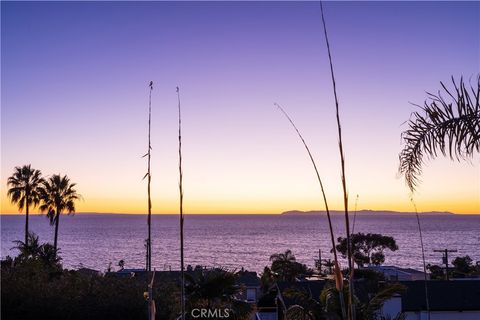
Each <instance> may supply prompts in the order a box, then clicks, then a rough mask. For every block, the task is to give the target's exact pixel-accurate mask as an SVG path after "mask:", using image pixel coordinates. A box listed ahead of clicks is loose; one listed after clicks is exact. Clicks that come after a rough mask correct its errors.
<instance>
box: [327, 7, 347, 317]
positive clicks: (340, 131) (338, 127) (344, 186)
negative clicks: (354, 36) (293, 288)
mask: <svg viewBox="0 0 480 320" xmlns="http://www.w3.org/2000/svg"><path fill="white" fill-rule="evenodd" d="M320 10H321V13H322V23H323V31H324V34H325V42H326V45H327V51H328V60H329V62H330V74H331V78H332V85H333V95H334V97H335V110H336V117H337V129H338V148H339V151H340V165H341V168H342V188H343V204H344V207H345V228H346V233H347V259H348V269H349V272H351V270H352V248H351V243H350V221H349V217H348V192H347V181H346V177H345V155H344V153H343V143H342V126H341V123H340V112H339V107H338V105H339V103H338V96H337V85H336V81H335V73H334V72H333V62H332V54H331V50H330V42H329V41H328V33H327V26H326V23H325V16H324V14H323V4H322V1H320ZM348 300H349V305H350V308H349V312H348V313H349V318H351V317H352V314H353V310H352V309H353V306H352V302H353V292H352V290H349V294H348Z"/></svg>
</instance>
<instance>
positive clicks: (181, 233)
mask: <svg viewBox="0 0 480 320" xmlns="http://www.w3.org/2000/svg"><path fill="white" fill-rule="evenodd" d="M177 99H178V173H179V180H178V189H179V194H180V273H181V286H182V287H181V297H180V304H181V311H182V315H181V318H182V320H185V267H184V252H183V170H182V113H181V107H180V88H179V87H177Z"/></svg>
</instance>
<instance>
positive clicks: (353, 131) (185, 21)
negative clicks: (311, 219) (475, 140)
mask: <svg viewBox="0 0 480 320" xmlns="http://www.w3.org/2000/svg"><path fill="white" fill-rule="evenodd" d="M1 9H2V12H1V19H2V20H1V37H2V38H1V45H2V47H1V67H2V68H1V91H2V95H1V105H2V106H1V190H2V192H1V200H2V202H1V212H2V213H12V212H16V209H15V207H13V206H12V205H10V204H9V202H8V201H7V198H6V192H5V190H6V189H5V188H6V179H7V177H8V176H9V175H10V174H11V173H12V172H13V168H14V167H15V166H17V165H23V164H28V163H31V164H32V166H33V167H35V168H38V169H41V170H42V172H43V173H44V174H45V175H51V174H54V173H62V174H67V175H68V176H69V177H70V178H71V179H72V180H73V181H75V182H77V184H78V191H79V192H80V193H81V194H82V195H83V197H84V201H83V202H80V203H78V206H77V211H82V212H83V211H95V212H124V213H145V211H146V181H142V177H143V175H144V174H145V172H146V160H145V159H144V158H143V159H142V158H141V156H142V155H143V154H144V153H145V152H146V149H147V148H146V145H147V140H146V138H147V136H146V134H147V108H148V104H147V103H148V87H147V84H148V82H149V81H150V80H153V81H154V83H155V87H154V91H153V96H152V99H153V111H152V114H153V121H152V125H153V128H152V145H153V152H152V161H153V162H152V176H153V183H152V194H153V211H154V212H155V213H177V212H178V187H177V181H178V168H177V161H178V159H177V132H176V130H177V127H176V126H177V118H176V117H177V114H176V111H177V110H176V93H175V87H176V86H177V85H178V86H180V88H181V94H182V106H183V110H182V112H183V116H184V118H183V132H184V136H183V146H184V149H183V151H184V188H185V212H186V213H279V212H282V211H286V210H291V209H300V210H312V209H323V204H322V201H321V197H320V191H319V187H318V183H317V181H316V177H315V174H314V171H313V169H312V167H311V164H310V162H309V159H308V156H307V154H306V153H305V150H304V149H303V146H302V145H301V144H300V142H299V140H298V138H297V136H296V135H295V133H294V131H293V130H292V128H291V127H290V125H289V123H288V122H287V121H286V120H285V119H284V118H283V116H282V115H281V114H280V113H279V112H278V111H277V110H276V109H275V108H274V107H273V102H278V103H280V104H281V105H283V106H284V108H285V109H287V111H288V112H289V113H290V115H291V116H292V118H293V119H294V120H295V122H296V124H297V126H298V127H299V128H300V130H301V131H302V132H303V134H304V136H305V138H306V140H307V142H308V143H309V144H310V147H311V149H312V152H313V154H314V156H315V157H316V160H317V163H318V165H319V169H320V173H321V175H322V177H323V179H324V184H325V187H326V192H327V196H328V198H329V200H330V202H331V207H333V208H335V209H341V208H342V204H341V198H342V191H341V190H342V189H341V182H340V167H339V153H338V147H337V136H336V123H335V114H334V100H333V95H332V90H331V83H330V78H329V77H330V74H329V69H328V65H327V63H328V60H327V55H326V48H325V43H324V37H323V29H322V27H321V20H320V19H321V18H320V9H319V3H318V2H141V3H138V2H135V3H130V2H86V3H78V2H76V3H72V2H46V3H32V2H4V1H2V3H1ZM325 10H326V12H325V14H326V19H327V26H328V28H329V33H330V41H331V46H332V50H333V52H332V54H333V58H334V64H335V68H336V73H337V74H336V75H337V84H338V92H339V96H340V104H341V105H340V107H341V117H342V124H343V129H344V143H345V154H346V169H347V183H348V189H349V193H350V196H351V202H350V206H351V207H352V208H353V206H354V198H355V195H356V194H359V204H358V207H359V209H389V210H400V211H411V210H412V205H411V203H410V201H409V196H408V190H407V188H406V186H405V184H404V181H403V180H402V179H399V178H398V177H397V166H398V153H399V151H400V150H401V141H400V133H401V132H402V130H403V129H405V128H406V127H405V126H404V125H403V126H402V123H403V122H404V121H405V120H407V119H408V118H409V115H410V113H411V112H412V111H414V110H416V107H414V106H412V105H411V104H410V103H409V102H415V103H422V101H423V100H424V98H425V97H426V94H425V91H436V90H437V89H438V88H440V85H439V82H440V81H446V82H448V81H449V78H450V77H451V76H452V75H453V76H455V77H458V76H460V75H463V76H465V77H466V78H469V77H471V76H475V75H476V74H478V73H479V72H480V71H479V70H480V68H479V60H480V58H479V57H480V49H479V41H480V40H479V39H480V26H479V21H480V3H479V2H468V3H467V2H464V3H461V2H455V3H453V2H402V3H399V2H334V3H333V2H327V3H325ZM479 168H480V166H479V157H478V156H475V157H474V158H473V159H472V161H470V162H461V163H458V162H454V161H450V160H448V159H443V158H439V159H436V160H434V161H427V163H426V166H425V170H424V174H423V176H422V180H423V183H422V184H421V186H420V188H419V191H418V193H417V194H416V197H415V199H416V202H417V205H418V208H419V210H421V211H430V210H438V211H453V212H458V213H480V169H479Z"/></svg>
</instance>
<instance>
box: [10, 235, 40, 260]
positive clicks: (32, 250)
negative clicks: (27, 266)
mask: <svg viewBox="0 0 480 320" xmlns="http://www.w3.org/2000/svg"><path fill="white" fill-rule="evenodd" d="M13 243H15V247H13V248H12V249H17V250H18V251H19V252H20V253H19V255H18V256H19V258H21V259H29V258H32V257H36V256H37V255H38V254H39V252H40V250H41V245H40V244H39V242H38V236H37V235H36V234H35V233H33V232H29V233H28V241H25V242H23V241H20V240H15V241H13Z"/></svg>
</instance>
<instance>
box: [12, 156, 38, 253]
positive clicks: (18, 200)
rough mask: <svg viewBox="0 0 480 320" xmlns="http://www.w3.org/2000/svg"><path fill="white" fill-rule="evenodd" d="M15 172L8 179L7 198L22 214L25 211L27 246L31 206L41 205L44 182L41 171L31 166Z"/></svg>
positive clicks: (17, 169) (17, 168) (16, 168)
mask: <svg viewBox="0 0 480 320" xmlns="http://www.w3.org/2000/svg"><path fill="white" fill-rule="evenodd" d="M14 170H15V171H14V172H13V174H12V175H11V176H10V177H9V178H8V180H7V185H8V186H9V187H10V188H9V189H8V191H7V196H8V197H9V198H10V201H11V202H12V203H13V204H17V206H18V209H19V210H20V212H21V211H22V210H23V209H25V244H28V234H29V229H28V217H29V209H30V206H32V205H33V207H36V206H37V205H38V203H39V194H38V188H39V186H40V185H41V183H42V182H43V178H42V173H41V172H40V170H36V169H32V166H31V165H25V166H23V167H15V169H14Z"/></svg>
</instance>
